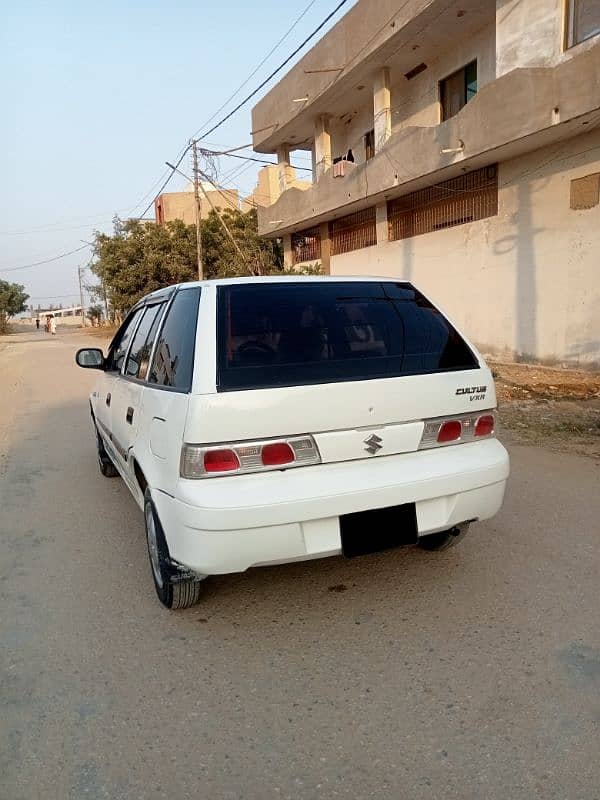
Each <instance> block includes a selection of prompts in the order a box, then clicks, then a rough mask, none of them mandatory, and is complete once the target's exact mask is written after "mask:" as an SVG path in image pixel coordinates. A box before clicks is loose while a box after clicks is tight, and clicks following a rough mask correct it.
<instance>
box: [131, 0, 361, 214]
mask: <svg viewBox="0 0 600 800" xmlns="http://www.w3.org/2000/svg"><path fill="white" fill-rule="evenodd" d="M347 2H348V0H340V2H339V3H338V4H337V5H336V7H335V8H334V9H333V11H331V12H330V13H329V14H328V15H327V16H326V17H325V19H324V20H323V21H322V22H321V23H319V25H317V27H316V28H315V29H314V30H313V31H312V32H311V33H310V34H309V35H308V36H306V37H305V38H304V40H303V41H302V42H301V43H300V44H299V45H298V46H297V47H296V48H295V49H294V50H293V52H292V53H290V55H289V56H288V57H287V58H286V59H285V60H284V61H283V62H282V63H281V64H279V66H278V67H277V68H276V69H274V70H272V72H271V73H270V74H269V75H268V76H267V77H266V78H265V79H264V80H263V81H261V83H260V84H259V85H258V86H257V87H256V88H255V89H254V90H253V91H252V92H250V94H249V95H247V96H246V97H245V98H244V99H243V100H242V101H241V102H239V103H238V104H237V105H236V106H235V108H233V109H232V110H231V111H230V112H228V113H227V114H226V115H225V116H224V117H222V118H221V119H220V120H219V121H218V122H217V123H215V124H214V125H213V126H212V127H211V128H209V129H208V130H207V131H205V132H204V133H203V134H202V135H201V136H198V134H199V132H200V130H201V128H200V129H198V131H196V133H194V135H193V136H192V139H206V137H207V136H210V135H211V133H213V132H214V131H216V130H217V129H218V128H220V127H221V126H222V125H224V124H225V123H226V122H227V121H228V120H230V119H231V117H233V116H234V114H237V112H238V111H239V110H240V109H241V108H243V107H244V106H245V105H246V104H247V103H248V102H249V101H250V100H252V98H253V97H255V96H256V95H257V94H258V93H259V92H260V90H261V89H263V88H264V87H265V86H266V85H267V83H269V81H270V80H272V79H273V78H274V77H275V76H276V75H277V74H278V73H279V72H281V70H282V69H284V67H286V66H287V65H288V64H289V63H290V61H292V60H293V59H294V58H295V56H296V55H298V53H299V52H300V51H301V50H302V49H303V48H304V47H305V46H306V45H307V44H308V43H309V42H310V41H311V40H312V39H314V37H315V36H316V35H317V34H318V33H319V32H320V31H321V30H322V29H323V28H324V27H325V25H327V23H328V22H329V21H330V20H331V19H332V18H333V17H334V16H335V15H336V14H337V12H338V11H339V10H340V9H341V8H342V7H343V6H345V5H346V3H347ZM191 147H192V142H191V141H190V142H189V143H188V144H187V145H186V146H185V148H184V149H183V152H182V153H181V155H180V156H179V157H178V159H177V161H175V163H174V165H173V166H174V167H175V169H171V172H170V173H169V175H168V176H167V177H166V179H165V180H164V181H163V183H162V185H161V187H160V189H159V190H158V192H157V193H156V194H155V195H154V197H153V198H152V200H151V201H150V202H149V203H148V205H147V206H146V208H145V209H144V211H143V212H142V214H140V217H144V216H145V215H146V213H147V211H149V209H150V208H151V207H152V205H153V204H154V201H155V200H156V198H157V197H159V196H160V195H161V194H162V192H163V191H164V189H165V187H166V186H167V184H168V183H169V181H170V180H171V178H172V177H173V175H174V174H175V171H176V169H177V167H179V166H180V164H181V162H182V161H183V159H184V158H185V156H186V154H187V153H188V152H189V151H190V149H191Z"/></svg>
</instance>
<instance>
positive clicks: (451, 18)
mask: <svg viewBox="0 0 600 800" xmlns="http://www.w3.org/2000/svg"><path fill="white" fill-rule="evenodd" d="M252 127H253V136H254V149H255V150H256V151H257V152H260V153H272V154H276V155H277V159H278V162H279V167H278V171H279V172H278V177H279V187H278V188H279V191H278V192H273V193H272V194H271V197H270V202H269V203H268V204H265V205H264V206H261V207H259V209H258V214H259V230H260V232H261V234H262V235H264V236H268V237H281V238H282V239H283V242H284V249H285V254H286V261H287V263H288V265H290V266H291V265H294V264H303V263H307V262H308V263H311V262H320V263H321V264H322V266H323V269H324V271H326V272H330V273H331V274H334V275H347V274H381V275H385V276H390V277H395V278H398V279H406V280H413V281H414V282H415V283H416V284H417V285H418V286H419V287H420V288H422V289H423V291H425V293H426V294H429V295H430V296H431V298H432V299H433V300H435V301H436V302H437V303H438V304H440V305H441V306H442V307H443V308H444V309H445V310H446V312H447V313H448V314H449V315H450V316H451V317H452V318H453V319H454V320H455V321H456V322H457V323H458V324H459V325H460V326H461V327H463V328H464V329H465V330H466V332H467V333H468V334H469V336H470V337H471V338H472V339H473V340H475V341H476V342H477V343H478V344H479V345H481V346H483V347H484V348H486V349H488V350H491V351H495V352H498V353H502V354H506V355H507V356H510V357H515V356H518V357H525V358H534V359H548V360H557V361H560V362H570V363H579V364H589V365H592V364H596V363H599V362H600V204H599V202H600V2H599V0H464V2H460V3H459V2H456V3H454V2H451V3H448V1H447V0H409V2H401V0H395V2H387V0H359V1H358V3H357V4H356V5H355V6H354V7H353V8H352V9H351V11H350V12H349V13H348V14H347V15H346V16H345V17H344V18H343V19H342V20H340V22H338V24H337V25H336V26H335V27H334V28H333V29H332V30H331V31H330V32H329V33H328V34H327V35H326V36H325V37H324V38H323V39H322V40H321V41H320V42H319V43H318V44H317V45H316V46H315V47H314V48H313V49H312V50H311V51H310V52H309V53H308V54H307V55H306V56H305V57H304V58H303V59H302V60H301V61H300V62H299V63H298V64H297V65H296V66H295V67H294V68H293V69H292V70H291V72H290V73H288V75H287V76H285V78H284V79H283V80H282V81H281V82H280V83H279V84H277V85H276V86H275V87H274V88H273V89H272V90H271V92H269V94H267V95H266V96H265V97H264V98H263V100H261V102H260V103H259V104H258V105H257V106H256V107H255V108H254V110H253V125H252ZM290 153H291V154H292V156H290ZM294 154H295V156H296V157H297V158H300V159H304V161H303V163H311V164H312V168H313V171H312V181H310V182H304V181H303V182H301V183H300V182H298V181H297V180H296V179H295V174H294V173H293V171H292V170H291V168H290V167H291V165H290V159H291V158H293V156H294Z"/></svg>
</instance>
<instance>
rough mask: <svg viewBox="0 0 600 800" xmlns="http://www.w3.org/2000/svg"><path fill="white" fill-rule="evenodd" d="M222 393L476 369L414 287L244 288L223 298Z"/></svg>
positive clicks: (224, 291) (294, 284)
mask: <svg viewBox="0 0 600 800" xmlns="http://www.w3.org/2000/svg"><path fill="white" fill-rule="evenodd" d="M217 365H218V367H217V368H218V377H217V388H218V390H219V391H233V390H241V389H267V388H272V387H277V386H300V385H304V384H316V383H337V382H340V381H359V380H369V379H373V378H391V377H399V376H403V375H420V374H424V373H431V372H445V371H448V370H465V369H473V368H474V367H477V366H478V365H477V361H476V359H475V357H474V355H473V353H472V352H471V350H470V349H469V347H468V346H467V345H466V344H465V342H464V341H463V340H462V338H461V337H460V335H459V334H458V333H457V331H456V330H455V329H454V328H453V327H452V325H450V323H449V322H448V320H446V319H445V318H444V317H443V316H442V314H441V313H440V312H439V311H438V310H437V309H436V308H434V306H432V305H431V303H430V302H429V301H428V300H427V299H426V298H425V297H423V295H422V294H420V292H418V291H417V290H416V289H415V288H414V287H413V286H411V285H410V284H408V283H392V282H389V283H388V282H376V281H365V282H359V281H356V282H344V281H340V282H337V281H336V282H333V281H332V282H325V281H322V282H319V281H314V282H309V281H306V282H299V281H289V282H281V283H258V282H257V283H255V284H252V283H247V284H238V285H231V286H220V287H219V289H218V359H217Z"/></svg>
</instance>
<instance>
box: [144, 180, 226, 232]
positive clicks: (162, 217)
mask: <svg viewBox="0 0 600 800" xmlns="http://www.w3.org/2000/svg"><path fill="white" fill-rule="evenodd" d="M213 207H214V208H216V209H220V210H224V209H226V208H233V209H236V210H239V209H240V198H239V195H238V192H237V190H236V189H221V190H219V191H217V190H216V189H215V188H214V187H213V186H212V185H211V184H206V185H205V186H204V191H203V192H201V193H200V210H201V211H200V213H201V217H202V219H207V218H208V215H209V214H210V212H211V210H212V208H213ZM154 216H155V219H156V222H157V224H158V225H164V224H165V223H166V222H172V221H173V220H176V219H180V220H182V221H183V222H185V223H186V225H195V223H196V198H195V196H194V191H193V188H191V187H190V188H188V189H187V190H186V191H185V192H165V193H164V194H161V195H159V196H158V197H157V198H156V200H155V201H154Z"/></svg>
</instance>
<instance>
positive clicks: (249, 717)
mask: <svg viewBox="0 0 600 800" xmlns="http://www.w3.org/2000/svg"><path fill="white" fill-rule="evenodd" d="M10 342H11V343H10V344H9V345H8V346H7V345H6V344H5V343H4V344H0V382H1V387H2V389H1V394H0V402H1V403H2V414H1V415H0V430H1V431H2V436H3V438H2V439H1V440H0V441H1V442H2V445H0V452H1V453H2V456H0V528H1V536H2V547H1V551H0V559H1V570H0V593H1V597H0V601H1V604H0V614H1V631H0V632H1V636H2V653H1V671H0V675H1V677H0V731H1V736H0V797H2V798H3V800H31V799H32V798H44V800H63V798H64V799H65V800H84V799H85V798H87V799H88V800H106V799H108V800H120V799H121V798H123V799H125V798H126V799H127V800H133V798H136V799H138V798H139V799H140V800H154V799H156V800H158V799H159V798H160V799H162V798H173V799H174V800H185V799H187V798H194V799H196V798H202V799H203V800H204V798H211V800H220V799H221V798H223V799H227V800H229V799H231V800H233V798H243V800H271V798H274V799H275V800H280V799H281V798H293V800H313V798H327V800H329V799H330V798H348V800H362V798H377V799H378V800H387V799H388V798H389V799H390V800H405V799H407V800H413V799H414V800H419V799H420V798H423V799H425V798H426V799H427V800H431V798H444V800H447V799H448V798H457V799H458V798H459V799H460V800H468V799H470V798H473V800H482V799H483V798H485V800H496V798H497V800H507V799H508V800H513V799H515V798H518V799H519V800H521V798H522V799H523V800H530V799H531V798H537V797H539V798H544V800H546V799H547V798H556V800H559V799H560V800H592V799H593V798H599V797H600V789H599V787H600V758H599V754H600V736H599V726H600V692H599V689H600V617H599V608H598V600H599V596H600V593H599V586H600V568H599V567H600V548H599V546H598V545H599V536H600V523H599V519H600V514H599V511H600V501H599V496H600V491H599V490H600V465H599V464H598V463H597V462H594V461H592V460H586V459H584V458H579V457H575V456H557V455H553V454H550V453H548V452H545V451H544V450H541V449H530V448H518V447H517V448H513V449H512V459H513V477H512V479H511V483H510V489H509V492H508V497H507V501H506V505H505V508H504V510H503V511H502V513H501V514H500V516H498V517H497V518H496V519H495V520H494V521H492V522H490V523H487V524H482V525H480V526H479V527H478V528H477V529H476V530H475V532H474V533H473V534H471V536H470V537H468V538H467V539H466V540H465V542H464V543H463V544H462V545H461V546H460V547H459V548H456V550H454V551H450V552H449V553H447V554H438V555H430V554H427V553H424V552H421V551H417V550H412V549H411V550H402V551H396V552H392V553H388V554H385V555H377V556H372V557H367V558H364V559H362V560H355V561H352V562H346V561H344V560H343V559H341V558H339V559H330V560H326V561H322V562H312V563H308V564H300V565H289V566H284V567H278V568H272V569H261V570H254V571H251V572H249V573H247V574H244V575H236V576H228V577H222V578H218V579H213V580H211V581H210V583H209V585H207V587H206V598H205V600H204V603H203V604H202V605H201V606H199V607H198V608H196V609H192V610H188V611H184V612H179V613H169V612H167V611H164V610H163V609H162V608H161V607H160V606H159V605H158V602H157V601H156V600H155V598H154V594H153V589H152V586H151V579H150V573H149V567H148V564H147V557H146V552H145V543H144V534H143V526H142V518H141V514H140V513H139V512H138V510H137V509H136V507H135V505H134V503H133V501H132V500H131V499H130V497H129V496H128V493H127V491H126V489H125V487H124V486H123V484H122V482H121V481H120V480H118V479H117V480H106V479H104V478H102V477H101V476H100V474H99V473H98V471H97V469H96V461H95V453H94V448H93V441H92V436H91V430H90V425H89V420H88V410H87V400H86V395H87V393H88V391H89V389H90V386H91V384H92V381H93V379H94V374H93V373H91V372H85V371H83V370H77V369H76V368H75V366H74V365H73V353H74V350H75V347H76V346H78V345H79V344H80V343H81V337H80V335H77V334H71V335H64V336H59V337H57V339H56V340H50V339H49V338H47V337H46V336H45V335H44V334H31V335H26V336H21V337H13V338H11V340H10Z"/></svg>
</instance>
